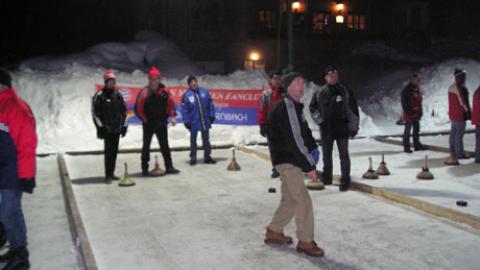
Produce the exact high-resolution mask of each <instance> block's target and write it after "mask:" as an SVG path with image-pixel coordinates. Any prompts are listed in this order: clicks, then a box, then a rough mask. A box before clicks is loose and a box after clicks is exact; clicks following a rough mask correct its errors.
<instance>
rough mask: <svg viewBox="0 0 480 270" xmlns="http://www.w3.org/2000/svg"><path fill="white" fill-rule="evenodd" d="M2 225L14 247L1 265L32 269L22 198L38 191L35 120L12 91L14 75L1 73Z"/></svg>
mask: <svg viewBox="0 0 480 270" xmlns="http://www.w3.org/2000/svg"><path fill="white" fill-rule="evenodd" d="M0 140H1V141H0V198H1V202H0V221H1V223H2V224H3V227H4V229H5V234H6V237H7V239H8V242H9V243H10V249H9V250H8V252H7V253H5V254H3V255H1V256H0V262H7V265H6V266H5V268H4V269H28V268H29V267H30V263H29V261H28V250H27V228H26V225H25V220H24V217H23V210H22V194H23V192H27V193H33V189H34V188H35V151H36V147H37V135H36V133H35V118H34V117H33V113H32V111H31V110H30V107H29V106H28V104H27V103H26V102H25V101H23V100H22V99H21V98H20V97H18V96H17V94H16V93H15V90H14V89H13V88H12V84H11V77H10V74H8V72H6V71H2V70H0Z"/></svg>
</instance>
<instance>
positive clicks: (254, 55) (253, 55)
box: [249, 52, 260, 61]
mask: <svg viewBox="0 0 480 270" xmlns="http://www.w3.org/2000/svg"><path fill="white" fill-rule="evenodd" d="M249 58H250V60H252V61H258V60H260V54H259V53H257V52H251V53H250V55H249Z"/></svg>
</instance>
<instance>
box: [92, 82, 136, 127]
mask: <svg viewBox="0 0 480 270" xmlns="http://www.w3.org/2000/svg"><path fill="white" fill-rule="evenodd" d="M92 116H93V122H94V124H95V127H96V128H97V130H98V129H103V130H104V132H105V133H106V134H120V133H121V132H122V130H123V129H126V128H127V126H128V122H127V108H126V106H125V102H124V101H123V97H122V95H121V94H120V93H119V92H118V91H117V90H113V89H102V90H101V91H98V92H97V93H96V94H95V96H93V99H92Z"/></svg>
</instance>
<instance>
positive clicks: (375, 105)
mask: <svg viewBox="0 0 480 270" xmlns="http://www.w3.org/2000/svg"><path fill="white" fill-rule="evenodd" d="M457 67H458V68H462V69H465V70H466V71H467V87H468V89H469V92H470V103H471V101H472V96H473V93H474V92H475V90H476V89H477V88H478V86H479V84H480V78H479V76H478V74H480V62H478V61H474V60H468V59H452V60H447V61H444V62H441V63H439V64H435V65H431V66H427V67H424V68H422V69H420V71H419V72H418V74H419V75H420V77H421V78H422V81H421V89H422V92H423V94H424V97H423V98H424V99H423V111H424V115H423V118H422V121H421V128H422V130H423V131H439V130H445V129H449V128H450V122H449V118H448V88H449V87H450V85H451V84H452V83H453V80H454V77H453V70H454V69H455V68H457ZM410 75H411V74H404V72H399V73H398V72H395V73H392V74H390V75H388V76H386V77H384V78H382V79H381V80H378V81H375V82H374V83H373V84H371V85H370V86H369V87H370V88H371V90H372V95H371V96H370V97H369V98H367V99H365V100H363V101H362V102H361V104H362V106H363V109H364V110H365V112H366V113H367V114H368V115H370V116H372V117H373V119H374V121H375V122H376V123H378V122H381V121H385V120H386V121H388V122H390V123H394V122H395V121H396V120H398V119H399V117H400V115H401V113H402V107H401V103H400V95H401V91H402V90H403V87H404V86H405V85H406V83H408V78H409V76H410ZM400 82H403V83H402V84H401V83H400ZM385 85H389V86H393V85H395V86H394V87H392V88H388V87H385Z"/></svg>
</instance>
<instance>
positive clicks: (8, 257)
mask: <svg viewBox="0 0 480 270" xmlns="http://www.w3.org/2000/svg"><path fill="white" fill-rule="evenodd" d="M14 256H15V250H13V249H9V250H8V251H7V252H6V253H4V254H2V255H0V262H8V261H10V260H11V259H12V258H13V257H14Z"/></svg>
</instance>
